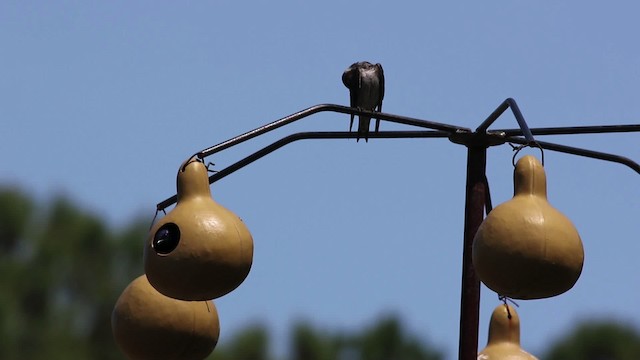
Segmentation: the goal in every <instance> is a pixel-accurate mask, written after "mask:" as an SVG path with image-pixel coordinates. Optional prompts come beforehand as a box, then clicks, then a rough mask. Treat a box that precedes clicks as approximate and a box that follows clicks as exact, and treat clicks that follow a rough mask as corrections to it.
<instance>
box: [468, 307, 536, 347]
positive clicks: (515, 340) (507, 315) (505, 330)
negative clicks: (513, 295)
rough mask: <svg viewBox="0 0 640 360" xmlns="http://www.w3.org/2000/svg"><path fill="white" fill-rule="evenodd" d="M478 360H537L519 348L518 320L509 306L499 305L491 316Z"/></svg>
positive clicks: (515, 313) (514, 311) (516, 314)
mask: <svg viewBox="0 0 640 360" xmlns="http://www.w3.org/2000/svg"><path fill="white" fill-rule="evenodd" d="M478 360H537V358H536V357H535V356H533V355H531V354H529V353H528V352H526V351H524V350H523V349H522V348H521V347H520V318H519V317H518V313H517V312H516V310H515V309H514V308H513V307H511V306H510V305H507V304H502V305H499V306H498V307H497V308H496V309H495V310H494V311H493V314H491V320H490V321H489V341H488V342H487V347H485V348H484V349H482V351H480V353H479V354H478Z"/></svg>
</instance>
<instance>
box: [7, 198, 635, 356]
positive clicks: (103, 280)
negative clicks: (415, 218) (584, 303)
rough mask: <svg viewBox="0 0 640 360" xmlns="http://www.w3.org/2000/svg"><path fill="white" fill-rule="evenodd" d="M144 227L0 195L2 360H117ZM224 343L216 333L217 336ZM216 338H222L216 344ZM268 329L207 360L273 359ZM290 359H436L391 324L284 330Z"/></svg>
mask: <svg viewBox="0 0 640 360" xmlns="http://www.w3.org/2000/svg"><path fill="white" fill-rule="evenodd" d="M148 225H149V224H148V222H147V220H142V221H140V220H138V221H133V222H132V223H131V224H129V225H128V226H125V227H124V228H122V229H118V230H114V229H110V228H109V227H108V226H106V225H105V223H104V221H103V220H101V219H100V218H99V217H97V216H95V215H92V214H90V213H87V212H86V211H84V210H82V209H80V208H78V207H77V206H75V205H74V204H72V203H71V202H69V201H68V200H67V199H65V198H63V197H58V198H55V199H53V200H52V201H50V202H48V203H47V204H46V205H43V204H38V202H37V201H34V200H33V199H32V198H30V197H29V196H28V195H27V194H26V193H24V192H22V191H21V190H20V189H16V188H9V187H0V284H2V285H1V286H2V288H1V291H0V359H3V360H5V359H6V360H14V359H16V360H18V359H19V360H31V359H49V360H56V359H65V360H67V359H92V360H110V359H123V358H124V357H123V355H122V354H121V353H120V351H119V350H118V348H117V346H116V344H115V342H114V340H113V337H112V334H111V320H110V317H111V312H112V310H113V306H114V304H115V302H116V300H117V298H118V297H119V296H120V294H121V293H122V291H123V290H124V288H125V287H126V286H127V285H128V284H129V283H130V282H131V281H133V280H134V279H135V278H136V277H137V276H139V275H140V274H141V273H142V272H143V266H142V242H143V241H144V239H145V238H146V236H147V231H148ZM222 331H223V334H224V329H222ZM223 339H224V337H223ZM269 346H270V338H269V332H268V329H267V328H266V327H265V326H262V325H252V326H248V327H246V328H244V329H242V330H241V331H239V332H238V333H236V334H233V335H232V336H231V337H229V340H226V341H223V342H222V343H220V344H219V346H218V348H217V349H216V350H215V351H214V353H213V354H212V355H211V356H210V357H209V359H210V360H281V359H277V358H276V357H275V356H274V355H273V354H272V353H271V350H270V348H269ZM550 349H551V350H549V352H548V353H547V355H546V356H545V357H543V359H545V360H559V359H561V360H574V359H580V360H638V359H640V335H639V334H638V332H637V330H635V329H633V328H632V327H629V326H625V325H621V324H616V323H610V322H587V323H583V324H580V325H579V326H578V327H577V328H576V329H575V330H574V331H573V332H572V333H570V334H569V335H567V336H566V337H565V338H562V339H560V340H559V341H558V342H556V343H555V344H553V346H552V347H551V348H550ZM285 359H290V360H441V359H444V355H443V354H442V352H441V351H439V350H437V349H434V348H433V347H432V346H429V345H428V344H425V343H424V342H421V341H420V340H418V338H416V337H414V336H413V335H411V334H409V333H408V332H407V330H406V328H405V327H404V326H403V325H402V323H401V322H400V321H399V320H398V318H397V317H394V316H388V317H384V318H381V319H379V320H378V321H377V322H375V323H373V324H372V325H371V326H368V327H365V328H364V329H361V330H359V331H353V332H347V333H345V332H335V331H324V330H318V329H316V328H314V327H313V326H311V325H310V324H309V323H306V322H298V323H296V324H295V325H294V326H293V328H292V331H291V339H290V348H289V354H288V355H287V356H286V357H285Z"/></svg>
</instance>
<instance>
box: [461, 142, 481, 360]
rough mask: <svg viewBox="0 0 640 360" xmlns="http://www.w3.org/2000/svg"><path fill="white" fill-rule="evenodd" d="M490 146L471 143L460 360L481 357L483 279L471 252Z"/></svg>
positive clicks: (468, 148)
mask: <svg viewBox="0 0 640 360" xmlns="http://www.w3.org/2000/svg"><path fill="white" fill-rule="evenodd" d="M486 161H487V147H486V146H483V145H479V144H475V146H473V145H467V185H466V188H467V189H466V199H465V215H464V244H463V250H462V294H461V297H460V342H459V349H458V359H459V360H476V359H477V357H478V326H479V322H480V280H479V279H478V276H477V275H476V271H475V269H474V268H473V262H472V258H471V251H472V247H473V237H474V236H475V234H476V232H477V231H478V227H480V224H481V223H482V220H483V219H484V211H485V195H486V191H487V190H486V185H485V180H484V179H485V175H486Z"/></svg>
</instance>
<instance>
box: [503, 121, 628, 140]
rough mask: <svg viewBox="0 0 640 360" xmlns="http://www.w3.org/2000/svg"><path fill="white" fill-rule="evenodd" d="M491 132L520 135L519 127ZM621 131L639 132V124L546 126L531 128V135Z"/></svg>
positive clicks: (508, 135)
mask: <svg viewBox="0 0 640 360" xmlns="http://www.w3.org/2000/svg"><path fill="white" fill-rule="evenodd" d="M492 131H493V132H502V133H504V135H505V136H507V137H510V136H522V131H521V130H520V129H502V130H492ZM623 132H640V124H629V125H595V126H570V127H547V128H533V129H531V133H532V134H533V135H577V134H605V133H623Z"/></svg>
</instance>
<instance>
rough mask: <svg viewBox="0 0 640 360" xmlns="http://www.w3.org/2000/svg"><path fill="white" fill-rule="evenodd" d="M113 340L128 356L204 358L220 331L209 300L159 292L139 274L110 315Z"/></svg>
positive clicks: (139, 358)
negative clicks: (177, 296)
mask: <svg viewBox="0 0 640 360" xmlns="http://www.w3.org/2000/svg"><path fill="white" fill-rule="evenodd" d="M111 328H112V331H113V336H114V338H115V340H116V343H117V344H118V346H119V347H120V349H121V350H122V352H123V353H124V354H125V355H126V356H127V358H129V359H131V360H148V359H157V360H162V359H167V360H168V359H172V360H173V359H187V360H200V359H204V358H206V357H207V356H209V354H210V353H211V352H212V351H213V349H214V348H215V346H216V344H217V342H218V337H219V335H220V323H219V319H218V313H217V311H216V307H215V305H214V304H213V301H182V300H176V299H173V298H170V297H167V296H164V295H162V294H160V293H159V292H158V291H157V290H156V289H154V288H153V287H152V286H151V285H150V284H149V281H148V280H147V278H146V276H144V275H142V276H140V277H138V278H137V279H135V280H134V281H133V282H131V284H129V286H128V287H127V288H126V289H125V290H124V291H123V292H122V295H120V298H119V299H118V301H117V302H116V305H115V307H114V309H113V313H112V315H111Z"/></svg>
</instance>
